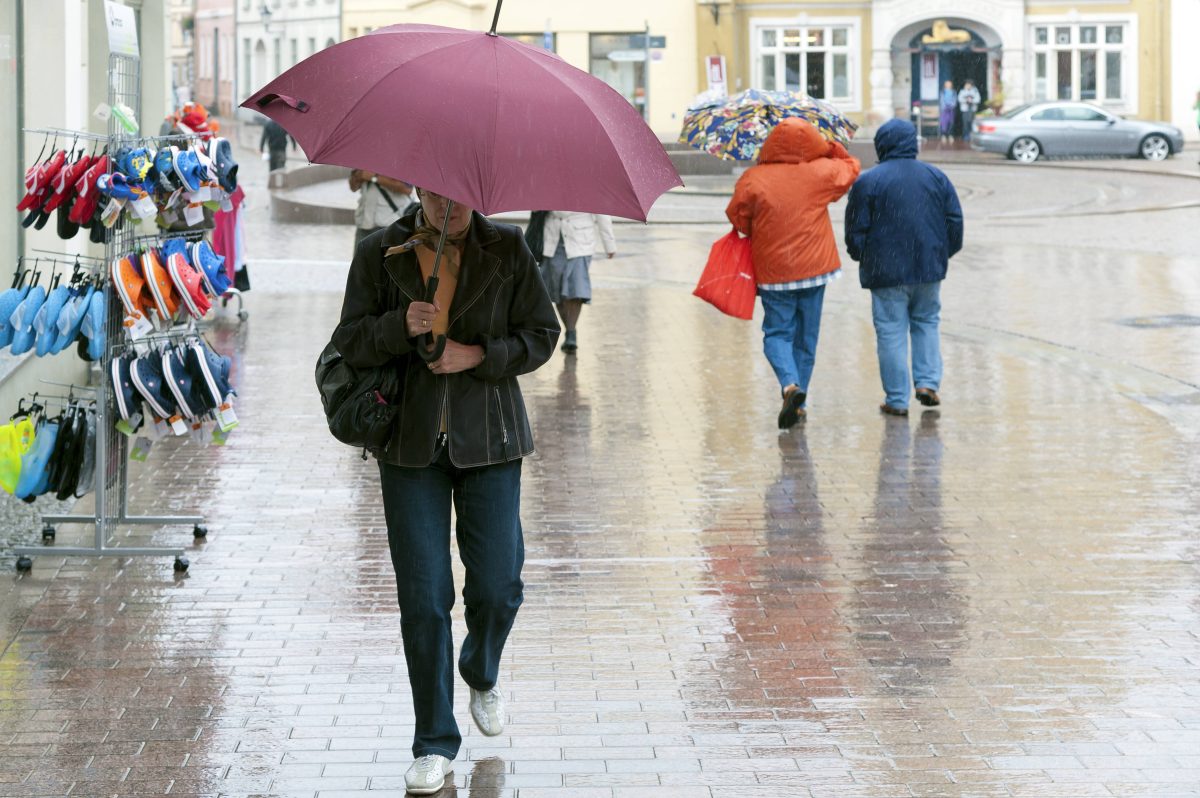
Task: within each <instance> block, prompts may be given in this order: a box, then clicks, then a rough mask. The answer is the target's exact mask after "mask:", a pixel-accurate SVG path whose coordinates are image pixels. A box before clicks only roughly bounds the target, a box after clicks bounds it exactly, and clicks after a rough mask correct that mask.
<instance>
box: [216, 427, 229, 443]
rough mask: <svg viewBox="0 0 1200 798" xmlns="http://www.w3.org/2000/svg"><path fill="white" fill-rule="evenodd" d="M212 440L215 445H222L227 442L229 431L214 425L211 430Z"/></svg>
mask: <svg viewBox="0 0 1200 798" xmlns="http://www.w3.org/2000/svg"><path fill="white" fill-rule="evenodd" d="M212 442H213V444H214V445H216V446H224V445H225V444H226V443H228V442H229V433H228V432H224V431H222V430H221V428H220V427H214V428H213V431H212Z"/></svg>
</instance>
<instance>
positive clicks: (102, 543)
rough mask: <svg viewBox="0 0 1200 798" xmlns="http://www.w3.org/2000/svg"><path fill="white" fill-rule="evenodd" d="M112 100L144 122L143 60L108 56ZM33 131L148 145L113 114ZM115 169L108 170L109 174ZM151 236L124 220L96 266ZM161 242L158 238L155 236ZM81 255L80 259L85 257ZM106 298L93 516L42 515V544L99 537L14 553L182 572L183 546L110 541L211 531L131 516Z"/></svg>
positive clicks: (25, 562) (179, 519)
mask: <svg viewBox="0 0 1200 798" xmlns="http://www.w3.org/2000/svg"><path fill="white" fill-rule="evenodd" d="M108 76H109V77H108V80H109V83H108V102H109V106H110V107H113V106H115V105H116V104H118V103H121V104H123V105H125V106H126V107H128V108H129V109H131V110H132V111H133V112H134V115H135V117H136V118H137V119H139V120H140V119H141V62H140V60H139V59H138V58H136V57H133V56H125V55H119V54H115V53H114V54H111V55H109V58H108ZM27 132H33V133H46V134H56V135H60V136H75V137H78V138H80V139H87V140H93V141H107V142H108V147H109V151H110V152H111V153H116V152H117V150H118V149H120V148H121V147H123V146H130V145H132V144H134V143H136V142H139V141H149V140H151V139H147V138H145V137H141V136H138V135H136V134H134V133H129V132H128V131H126V130H125V129H124V128H123V127H121V125H120V123H119V120H118V119H117V118H116V116H115V115H114V116H113V117H112V118H110V119H109V122H108V136H107V137H104V136H98V135H96V134H89V133H80V132H77V131H71V130H61V129H57V128H45V129H39V130H33V131H27ZM111 171H112V167H110V172H111ZM148 238H150V237H149V236H138V235H136V233H135V231H134V229H133V225H132V224H131V223H130V222H129V220H128V219H127V218H125V217H124V216H122V217H121V219H120V221H119V222H118V223H117V224H116V225H114V226H113V228H112V229H111V230H110V235H109V237H108V241H107V242H106V243H105V246H104V262H103V263H102V264H100V265H99V266H98V268H99V269H101V270H102V269H104V268H106V267H107V265H108V264H110V263H112V262H113V260H114V259H115V258H117V257H119V256H121V255H123V254H125V253H127V252H130V251H132V250H133V249H134V248H135V247H136V246H137V244H138V243H139V242H140V241H144V240H146V239H148ZM154 238H158V236H154ZM81 257H82V256H81ZM107 285H108V288H107V290H106V296H105V300H106V303H107V305H106V306H107V311H108V319H107V320H106V324H105V341H106V344H107V345H106V346H105V347H104V353H103V355H102V356H101V360H100V366H101V369H102V371H103V375H102V376H101V385H100V386H99V387H98V388H97V390H96V470H95V474H96V484H95V511H94V512H93V514H91V515H47V516H43V517H42V522H43V524H44V526H43V528H42V540H43V543H46V542H48V541H53V540H54V538H55V535H56V530H55V529H54V525H55V524H93V525H94V526H95V537H94V538H93V542H92V545H91V546H70V547H61V548H60V547H57V546H54V547H50V546H46V545H43V546H41V547H34V546H22V547H18V548H16V549H15V550H14V551H15V553H16V554H17V555H18V558H19V559H18V560H17V570H19V571H28V570H29V569H31V568H32V567H33V562H32V560H31V559H30V557H31V556H36V555H46V554H54V555H55V556H87V557H166V556H173V557H174V558H175V566H174V567H175V571H176V572H183V571H186V570H187V568H188V565H189V563H188V560H187V558H186V557H184V556H183V554H184V551H183V549H182V548H179V547H174V548H166V547H144V546H129V547H126V546H110V545H108V541H109V538H110V536H111V534H112V532H113V530H114V529H115V528H116V527H118V526H122V525H125V526H128V525H151V526H165V525H175V524H182V525H186V524H193V525H194V526H193V529H192V534H193V536H194V537H195V538H198V539H199V538H204V537H206V536H207V534H208V530H207V529H206V528H205V527H204V526H202V523H203V521H204V519H203V517H201V516H197V515H179V516H172V515H130V514H129V453H128V440H127V439H126V437H125V435H124V434H122V433H121V432H120V431H119V430H117V427H116V419H115V418H113V417H112V412H111V411H112V408H111V406H110V402H109V392H108V390H107V385H106V384H105V382H106V381H107V380H108V379H109V376H108V375H109V374H110V373H111V368H110V367H111V365H112V361H113V358H114V356H119V354H120V352H121V351H123V350H124V349H125V347H126V345H125V343H124V341H123V338H124V333H125V331H124V326H123V324H122V322H123V314H122V312H121V309H120V308H121V302H120V300H119V299H118V298H117V296H116V292H115V291H114V290H113V288H112V283H111V281H110V282H108V283H107Z"/></svg>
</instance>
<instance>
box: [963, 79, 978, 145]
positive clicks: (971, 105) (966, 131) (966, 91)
mask: <svg viewBox="0 0 1200 798" xmlns="http://www.w3.org/2000/svg"><path fill="white" fill-rule="evenodd" d="M982 99H983V98H981V97H980V96H979V89H977V88H975V84H974V83H972V82H971V81H969V80H968V81H967V82H965V83H963V87H962V91H960V92H959V93H958V114H959V117H960V118H961V119H962V137H963V141H970V140H971V124H972V123H973V122H974V121H975V112H976V111H978V110H979V103H980V101H981V100H982Z"/></svg>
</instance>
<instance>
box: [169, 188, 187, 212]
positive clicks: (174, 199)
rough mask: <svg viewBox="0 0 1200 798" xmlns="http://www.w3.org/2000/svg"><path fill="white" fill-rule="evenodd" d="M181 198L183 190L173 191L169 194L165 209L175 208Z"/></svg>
mask: <svg viewBox="0 0 1200 798" xmlns="http://www.w3.org/2000/svg"><path fill="white" fill-rule="evenodd" d="M182 198H183V189H182V188H177V189H175V190H174V191H173V192H171V196H170V197H167V204H166V206H165V207H167V208H174V207H176V206H177V205H179V201H180V200H181V199H182Z"/></svg>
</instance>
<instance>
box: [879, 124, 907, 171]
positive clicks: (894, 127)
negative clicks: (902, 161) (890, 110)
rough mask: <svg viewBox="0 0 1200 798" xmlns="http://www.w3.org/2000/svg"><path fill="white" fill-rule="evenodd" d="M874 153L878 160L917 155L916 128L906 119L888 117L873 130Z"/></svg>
mask: <svg viewBox="0 0 1200 798" xmlns="http://www.w3.org/2000/svg"><path fill="white" fill-rule="evenodd" d="M875 154H876V155H877V156H878V157H879V160H880V162H881V163H882V162H883V161H891V160H894V159H896V158H916V157H917V129H916V128H915V127H914V126H913V123H912V122H909V121H908V120H907V119H889V120H888V121H887V122H884V123H883V126H882V127H880V128H879V130H877V131H875Z"/></svg>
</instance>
